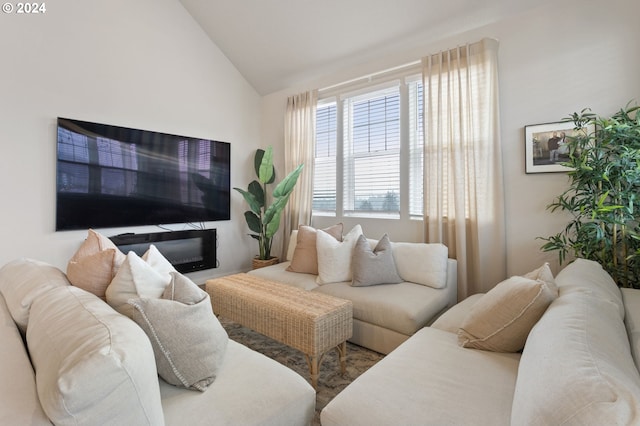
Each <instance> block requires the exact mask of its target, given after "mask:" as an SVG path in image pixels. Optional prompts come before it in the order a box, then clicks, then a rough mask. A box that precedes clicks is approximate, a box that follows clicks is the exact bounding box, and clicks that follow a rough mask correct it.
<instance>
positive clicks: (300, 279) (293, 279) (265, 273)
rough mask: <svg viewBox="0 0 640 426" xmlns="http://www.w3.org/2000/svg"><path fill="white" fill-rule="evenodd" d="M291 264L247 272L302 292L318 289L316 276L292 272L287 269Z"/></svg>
mask: <svg viewBox="0 0 640 426" xmlns="http://www.w3.org/2000/svg"><path fill="white" fill-rule="evenodd" d="M290 263H291V262H281V263H277V264H275V265H271V266H267V267H266V268H259V269H254V270H251V271H249V272H247V273H248V274H250V275H255V276H257V277H261V278H265V279H267V280H272V281H277V282H280V283H283V284H287V285H290V286H292V287H296V288H299V289H302V290H313V289H314V288H317V287H318V283H317V282H316V275H311V274H304V273H300V272H290V271H289V270H288V269H287V268H288V267H289V264H290Z"/></svg>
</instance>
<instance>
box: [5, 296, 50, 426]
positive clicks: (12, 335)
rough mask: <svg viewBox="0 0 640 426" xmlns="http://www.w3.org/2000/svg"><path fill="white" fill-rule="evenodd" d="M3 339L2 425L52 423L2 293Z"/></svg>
mask: <svg viewBox="0 0 640 426" xmlns="http://www.w3.org/2000/svg"><path fill="white" fill-rule="evenodd" d="M0 342H2V350H1V351H0V377H2V380H0V395H2V403H0V424H2V425H49V426H51V422H50V421H49V419H48V418H47V416H46V415H45V414H44V411H42V407H41V406H40V400H39V399H38V391H37V390H36V377H35V374H34V372H33V367H31V361H30V360H29V354H28V353H27V348H26V347H25V345H24V341H23V340H22V335H21V334H20V331H19V330H18V327H17V326H16V324H15V323H14V322H13V319H12V318H11V314H10V313H9V308H7V305H6V303H5V301H4V297H3V296H2V295H0Z"/></svg>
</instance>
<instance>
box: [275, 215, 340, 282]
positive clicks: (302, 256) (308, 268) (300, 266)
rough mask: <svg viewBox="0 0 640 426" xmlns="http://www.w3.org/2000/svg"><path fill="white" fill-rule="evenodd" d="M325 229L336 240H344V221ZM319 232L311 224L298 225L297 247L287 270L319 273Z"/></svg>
mask: <svg viewBox="0 0 640 426" xmlns="http://www.w3.org/2000/svg"><path fill="white" fill-rule="evenodd" d="M323 231H324V232H326V233H327V234H329V235H331V236H332V237H334V238H335V239H336V241H342V232H343V225H342V223H338V224H336V225H333V226H330V227H328V228H325V229H323ZM317 232H318V230H317V229H316V228H313V227H311V226H306V225H300V227H298V235H297V239H296V248H295V250H294V251H293V258H292V259H291V263H290V264H289V266H288V267H287V271H291V272H301V273H304V274H313V275H318V250H317V249H316V235H317Z"/></svg>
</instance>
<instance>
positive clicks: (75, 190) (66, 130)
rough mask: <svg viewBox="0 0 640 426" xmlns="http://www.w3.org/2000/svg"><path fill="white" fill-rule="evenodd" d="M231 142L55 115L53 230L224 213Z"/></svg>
mask: <svg viewBox="0 0 640 426" xmlns="http://www.w3.org/2000/svg"><path fill="white" fill-rule="evenodd" d="M230 151H231V145H230V144H229V143H227V142H220V141H214V140H208V139H199V138H193V137H188V136H177V135H170V134H165V133H160V132H153V131H147V130H139V129H131V128H127V127H119V126H112V125H108V124H99V123H90V122H86V121H80V120H72V119H67V118H58V132H57V191H56V230H58V231H61V230H72V229H88V228H110V227H126V226H139V225H160V224H172V223H191V222H206V221H216V220H229V217H230V163H231V156H230Z"/></svg>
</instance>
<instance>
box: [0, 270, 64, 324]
mask: <svg viewBox="0 0 640 426" xmlns="http://www.w3.org/2000/svg"><path fill="white" fill-rule="evenodd" d="M67 286H70V283H69V281H68V280H67V277H66V275H65V274H64V272H62V271H61V270H60V269H58V268H56V267H55V266H52V265H49V264H48V263H45V262H40V261H38V260H33V259H27V258H20V259H16V260H13V261H11V262H9V263H7V264H6V265H4V266H3V267H2V268H0V293H2V295H3V296H4V299H5V301H6V302H7V307H8V308H9V312H10V313H11V317H12V318H13V321H14V322H15V323H16V325H17V326H18V328H19V329H20V332H21V333H22V335H23V336H24V334H25V333H26V332H27V325H28V324H29V312H30V310H31V304H32V303H33V301H34V300H36V299H37V298H38V297H40V296H41V295H43V294H44V293H46V292H48V291H49V290H51V289H53V288H56V287H67Z"/></svg>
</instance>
